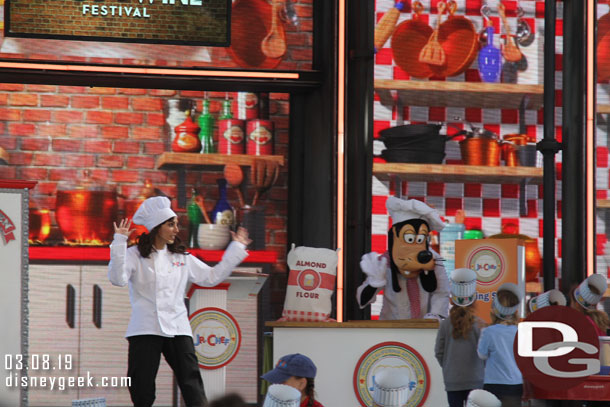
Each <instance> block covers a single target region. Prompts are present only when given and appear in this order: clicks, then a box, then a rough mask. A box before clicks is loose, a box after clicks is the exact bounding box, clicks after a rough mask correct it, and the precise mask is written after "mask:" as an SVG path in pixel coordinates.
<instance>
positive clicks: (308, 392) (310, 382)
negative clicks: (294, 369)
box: [295, 376, 315, 407]
mask: <svg viewBox="0 0 610 407" xmlns="http://www.w3.org/2000/svg"><path fill="white" fill-rule="evenodd" d="M295 377H296V378H297V379H307V384H306V385H305V389H304V390H303V393H304V394H305V397H307V398H308V402H307V407H313V403H314V401H315V391H314V387H315V383H314V379H313V377H300V376H295Z"/></svg>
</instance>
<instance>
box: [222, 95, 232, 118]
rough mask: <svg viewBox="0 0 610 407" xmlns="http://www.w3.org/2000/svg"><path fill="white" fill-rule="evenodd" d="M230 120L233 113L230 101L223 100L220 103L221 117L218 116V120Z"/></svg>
mask: <svg viewBox="0 0 610 407" xmlns="http://www.w3.org/2000/svg"><path fill="white" fill-rule="evenodd" d="M232 118H233V112H232V111H231V99H225V100H223V102H222V115H221V116H220V119H221V120H224V119H232Z"/></svg>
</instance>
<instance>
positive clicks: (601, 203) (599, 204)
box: [597, 199, 610, 209]
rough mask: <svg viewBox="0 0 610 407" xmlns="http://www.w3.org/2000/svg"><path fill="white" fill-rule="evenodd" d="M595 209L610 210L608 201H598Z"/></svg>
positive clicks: (609, 201) (609, 200)
mask: <svg viewBox="0 0 610 407" xmlns="http://www.w3.org/2000/svg"><path fill="white" fill-rule="evenodd" d="M597 207H598V208H599V209H608V208H610V199H598V200H597Z"/></svg>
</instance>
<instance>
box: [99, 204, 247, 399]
mask: <svg viewBox="0 0 610 407" xmlns="http://www.w3.org/2000/svg"><path fill="white" fill-rule="evenodd" d="M133 223H135V224H137V225H143V226H145V227H146V228H147V229H148V231H149V233H143V234H142V235H141V236H140V237H139V239H138V244H137V245H136V246H132V247H129V248H128V247H127V239H128V238H129V235H130V234H131V232H133V230H132V229H130V228H131V221H130V220H127V219H123V220H122V221H121V222H120V224H119V225H118V226H117V224H116V223H115V224H114V228H115V235H114V240H113V242H112V244H111V245H110V264H109V265H108V278H109V279H110V282H111V283H112V284H113V285H116V286H120V287H122V286H125V285H129V298H130V301H131V311H132V312H131V319H130V321H129V325H128V327H127V333H126V335H125V336H126V337H127V340H128V342H129V352H128V366H127V375H128V376H129V377H130V378H131V386H130V388H129V392H130V395H131V400H132V401H133V403H134V405H135V406H136V407H144V406H152V404H153V402H154V400H155V378H156V376H157V371H158V370H159V363H160V360H161V354H163V356H164V357H165V360H167V362H168V364H169V365H170V367H171V368H172V370H173V371H174V374H175V375H176V380H177V382H178V386H179V387H180V390H181V392H182V395H183V397H184V400H185V402H186V405H187V406H189V407H194V406H203V405H205V403H206V397H205V392H204V388H203V382H202V380H201V376H200V374H199V366H198V363H197V357H196V355H195V348H194V344H193V333H192V330H191V326H190V323H189V319H188V311H187V309H186V305H185V303H184V295H185V292H186V287H187V284H188V283H190V282H193V283H195V284H198V285H200V286H204V287H213V286H215V285H217V284H218V283H220V282H222V281H223V280H224V279H225V278H227V277H228V276H229V275H230V274H231V272H232V271H233V269H234V268H235V267H237V266H238V265H239V264H240V263H241V262H242V260H244V259H245V258H246V257H247V255H248V254H247V252H246V246H247V245H248V244H249V243H250V242H251V240H250V239H249V238H248V231H247V230H246V229H244V228H239V229H238V231H237V233H234V232H231V233H232V237H233V241H232V242H231V244H229V246H228V247H227V249H226V250H225V253H224V255H223V257H222V260H221V261H220V263H218V264H217V265H216V266H214V267H210V266H208V265H207V264H205V263H203V262H202V261H200V260H199V259H197V258H196V257H194V256H192V255H190V254H188V253H185V248H184V246H183V245H182V244H181V241H180V238H179V237H178V236H177V235H178V219H177V217H176V214H175V213H174V211H172V209H171V203H170V200H169V199H168V198H166V197H160V196H159V197H152V198H148V199H147V200H145V201H144V202H143V203H142V204H141V205H140V207H139V208H138V210H137V211H136V213H135V215H134V217H133Z"/></svg>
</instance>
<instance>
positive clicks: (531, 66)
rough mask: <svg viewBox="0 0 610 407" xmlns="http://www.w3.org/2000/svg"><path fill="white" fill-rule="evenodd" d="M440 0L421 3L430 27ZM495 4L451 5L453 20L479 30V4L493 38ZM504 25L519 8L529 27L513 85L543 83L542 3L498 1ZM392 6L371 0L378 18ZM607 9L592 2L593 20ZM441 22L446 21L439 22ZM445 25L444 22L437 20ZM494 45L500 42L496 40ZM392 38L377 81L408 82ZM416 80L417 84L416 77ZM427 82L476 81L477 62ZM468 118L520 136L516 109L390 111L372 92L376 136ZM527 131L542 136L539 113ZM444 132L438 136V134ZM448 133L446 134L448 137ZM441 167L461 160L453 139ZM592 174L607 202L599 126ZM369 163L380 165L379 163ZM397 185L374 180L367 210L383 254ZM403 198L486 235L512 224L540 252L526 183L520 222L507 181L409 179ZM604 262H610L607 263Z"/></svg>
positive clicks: (600, 239)
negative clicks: (388, 205) (458, 216)
mask: <svg viewBox="0 0 610 407" xmlns="http://www.w3.org/2000/svg"><path fill="white" fill-rule="evenodd" d="M439 1H440V0H422V4H423V6H424V10H425V11H424V14H422V16H421V17H422V19H423V21H424V22H428V23H429V24H431V25H433V24H436V19H437V8H436V5H437V3H438V2H439ZM405 3H406V7H405V8H404V10H403V12H402V13H401V15H400V19H399V23H400V22H402V21H404V20H408V19H411V18H412V13H411V7H410V3H411V0H407V1H406V2H405ZM498 3H499V0H457V4H458V9H457V12H456V15H465V16H466V17H467V18H469V19H470V20H471V21H472V22H473V24H474V25H475V28H476V29H477V31H480V30H481V28H482V27H483V17H482V16H481V6H482V5H484V4H487V5H488V6H489V7H490V8H491V12H492V13H491V19H492V21H493V24H494V27H495V31H496V33H497V32H499V30H500V28H501V22H500V18H499V17H498V12H497V10H498ZM503 4H504V5H505V7H506V14H507V16H508V21H509V24H510V25H511V28H512V32H513V33H514V32H515V29H516V24H517V22H516V20H517V13H516V12H517V7H518V6H520V7H521V8H522V9H523V10H524V12H525V15H524V18H525V19H526V21H527V22H528V23H529V24H530V26H531V27H532V29H533V32H534V33H535V36H536V37H535V41H534V42H533V43H532V44H531V45H530V46H528V47H521V51H522V52H523V53H524V54H525V55H526V57H527V58H528V70H527V71H526V72H523V73H519V79H518V83H522V84H542V83H543V72H542V70H543V65H542V64H543V41H544V0H519V1H517V0H510V1H509V0H504V1H503ZM393 6H394V0H377V1H376V17H377V21H379V19H380V18H381V17H382V16H383V15H384V14H385V13H386V11H388V10H389V9H390V8H391V7H393ZM608 11H609V6H608V5H607V4H600V5H598V10H597V12H598V16H602V15H604V14H606V13H608ZM562 15H563V3H561V2H558V3H557V16H558V21H557V25H556V50H557V57H556V70H557V72H556V85H555V86H556V89H557V90H556V105H555V106H556V108H555V125H556V136H557V139H558V140H559V141H561V134H562V133H561V123H562V110H561V105H562V91H561V86H562V85H561V84H562V55H561V53H562V48H563V25H562V20H561V17H562ZM445 18H446V17H445ZM443 20H444V19H443ZM495 42H496V46H497V45H498V44H499V38H498V36H496V39H495ZM390 47H391V40H389V41H388V42H387V43H386V44H385V46H384V47H383V48H382V49H380V50H378V52H377V54H376V57H375V79H398V80H409V79H411V78H410V77H409V75H408V74H407V73H406V72H404V71H403V70H402V69H401V68H399V67H398V66H397V65H396V64H395V62H394V60H393V56H392V49H391V48H390ZM414 80H419V79H414ZM431 80H447V81H457V82H480V81H481V80H480V77H479V73H478V69H477V61H476V59H475V61H474V63H473V64H472V66H471V67H470V68H469V69H468V70H467V71H466V72H465V73H463V74H461V75H459V76H456V77H451V78H433V79H431ZM607 86H608V85H603V84H600V85H598V103H600V104H608V103H610V102H609V100H610V98H609V97H608V88H607ZM466 121H468V122H470V123H472V125H473V126H477V127H482V126H484V127H485V128H487V129H489V130H492V131H494V132H496V133H497V134H499V135H505V134H510V133H519V112H518V110H517V109H481V108H453V107H446V108H445V107H435V106H429V107H420V106H405V107H402V108H398V107H397V104H396V103H395V104H393V105H392V106H389V105H383V104H382V102H381V99H380V98H379V96H378V95H377V94H376V95H375V101H374V132H375V138H377V137H378V136H379V131H380V130H383V129H385V128H388V127H393V126H396V125H399V124H403V123H404V124H409V123H435V122H450V123H452V124H454V125H457V126H458V127H464V126H465V127H466V128H467V127H468V125H465V124H464V123H465V122H466ZM525 128H526V130H527V133H528V134H529V135H530V136H535V137H536V139H537V140H540V139H541V138H542V136H543V110H542V109H540V110H538V111H533V110H528V111H526V113H525ZM445 131H446V128H445V127H444V128H443V129H442V131H441V133H442V134H444V133H445ZM453 131H454V130H453V129H452V128H450V129H449V133H452V132H453ZM383 149H384V146H383V143H382V142H380V141H375V143H374V152H375V155H378V154H379V153H380V152H381V150H383ZM446 154H447V155H446V158H445V160H446V161H445V162H446V163H450V164H458V163H461V156H460V152H459V147H458V144H457V142H448V143H447V151H446ZM596 159H597V172H596V180H597V181H596V188H597V197H598V198H602V199H605V198H610V194H609V182H608V179H609V176H610V171H609V165H608V162H609V150H608V133H607V131H606V128H605V125H604V126H602V127H598V129H597V156H596ZM375 161H379V162H383V159H381V158H375ZM556 162H557V179H558V181H557V183H556V187H557V197H558V200H557V220H556V230H557V236H556V245H555V247H556V249H555V250H556V258H557V266H558V272H559V270H560V267H561V235H560V234H561V217H562V214H561V180H560V177H561V153H559V154H558V155H557V156H556ZM538 166H541V156H540V155H539V157H538ZM394 188H395V186H394V185H390V183H389V182H387V181H380V180H378V179H377V178H375V177H373V211H372V219H373V221H372V250H374V251H377V252H383V251H385V250H386V247H387V230H388V228H389V226H390V225H391V220H390V219H389V216H388V214H387V211H386V209H385V201H386V199H387V197H388V196H391V195H394V194H395V190H394ZM402 192H403V197H405V198H409V199H410V198H416V199H420V200H423V201H425V202H426V203H428V204H429V205H431V206H433V207H435V208H436V209H437V210H438V211H439V213H440V214H441V216H443V217H445V218H446V219H447V220H449V221H452V220H453V216H454V215H455V213H456V211H457V210H458V209H463V210H464V211H465V214H466V228H467V229H480V230H482V231H483V233H484V235H485V236H490V235H493V234H496V233H500V232H502V229H503V226H505V225H515V226H516V227H517V229H516V231H515V233H522V234H525V235H528V236H530V237H534V238H538V239H539V240H538V243H539V246H540V250H541V251H542V230H543V229H542V187H541V186H540V187H539V186H536V185H528V186H527V187H526V202H527V209H528V214H527V216H525V217H521V216H520V215H519V185H508V184H502V185H497V184H494V185H492V184H454V183H432V182H409V183H406V184H403V191H402ZM605 216H606V215H605V213H604V211H603V210H602V211H600V212H599V213H598V216H597V255H598V257H597V260H598V267H597V268H598V272H603V273H606V272H607V268H608V266H607V264H610V261H609V262H606V259H605V257H606V256H605V254H606V251H605V246H606V240H607V237H606V229H607V228H606V224H605V221H604V219H605ZM609 260H610V259H609Z"/></svg>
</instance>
